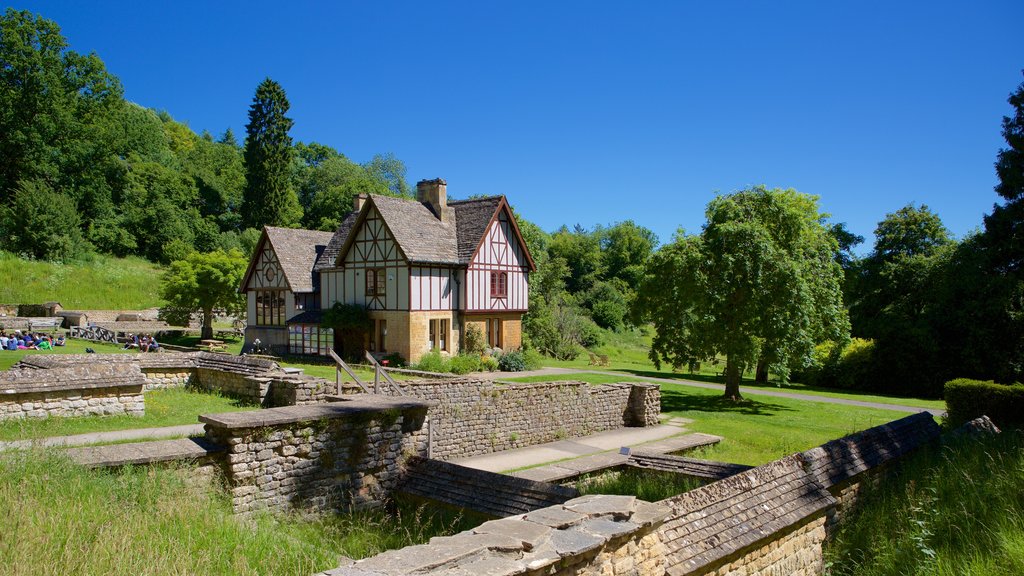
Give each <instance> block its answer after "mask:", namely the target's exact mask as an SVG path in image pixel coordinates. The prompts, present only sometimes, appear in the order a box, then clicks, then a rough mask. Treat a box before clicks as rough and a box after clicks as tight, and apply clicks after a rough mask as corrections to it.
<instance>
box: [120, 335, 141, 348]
mask: <svg viewBox="0 0 1024 576" xmlns="http://www.w3.org/2000/svg"><path fill="white" fill-rule="evenodd" d="M141 344H142V343H141V342H140V341H139V335H138V334H129V335H128V341H127V342H125V343H124V349H125V350H131V349H132V348H138V347H139V346H140V345H141Z"/></svg>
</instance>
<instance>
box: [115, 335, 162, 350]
mask: <svg viewBox="0 0 1024 576" xmlns="http://www.w3.org/2000/svg"><path fill="white" fill-rule="evenodd" d="M124 349H125V350H138V351H140V352H156V351H157V350H159V349H160V343H159V342H157V341H156V338H154V337H153V336H152V335H150V334H142V335H141V336H140V335H139V334H129V335H128V341H127V342H125V343H124Z"/></svg>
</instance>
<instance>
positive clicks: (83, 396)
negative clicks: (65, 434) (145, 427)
mask: <svg viewBox="0 0 1024 576" xmlns="http://www.w3.org/2000/svg"><path fill="white" fill-rule="evenodd" d="M144 386H145V377H144V376H143V375H142V372H141V371H140V370H139V368H138V367H137V366H131V365H124V364H121V365H117V364H114V365H108V366H89V367H77V368H74V367H73V368H58V369H54V370H45V371H39V370H8V371H6V372H0V420H11V419H20V418H49V417H66V416H88V415H97V416H114V415H123V414H127V415H130V416H142V415H144V414H145V403H144V401H143V395H142V392H143V388H144Z"/></svg>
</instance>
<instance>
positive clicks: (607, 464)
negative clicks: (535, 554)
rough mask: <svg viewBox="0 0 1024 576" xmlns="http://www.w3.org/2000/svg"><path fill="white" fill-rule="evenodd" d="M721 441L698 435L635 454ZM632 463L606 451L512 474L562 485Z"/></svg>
mask: <svg viewBox="0 0 1024 576" xmlns="http://www.w3.org/2000/svg"><path fill="white" fill-rule="evenodd" d="M721 441H722V437H721V436H714V435H712V434H701V433H699V432H698V433H693V434H685V435H683V436H673V437H671V438H666V439H664V440H656V441H654V442H648V443H645V444H641V445H640V446H637V447H636V448H635V451H637V452H640V451H642V452H643V453H644V454H665V453H669V452H679V451H681V450H689V449H693V448H698V447H700V446H709V445H711V444H717V443H718V442H721ZM633 450H634V449H631V451H633ZM628 462H629V455H627V454H619V453H617V452H611V453H609V452H602V453H599V454H592V455H590V456H583V457H582V458H575V459H573V460H565V461H562V462H556V463H554V464H549V465H547V466H538V467H536V468H527V469H526V470H520V471H518V472H513V473H512V474H511V475H512V476H515V477H516V478H525V479H527V480H533V481H536V482H559V481H562V480H566V479H569V478H575V477H577V476H582V475H583V474H589V473H591V472H597V471H600V470H607V469H609V468H615V467H617V466H624V465H626V464H628Z"/></svg>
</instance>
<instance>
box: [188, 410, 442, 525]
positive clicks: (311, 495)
mask: <svg viewBox="0 0 1024 576" xmlns="http://www.w3.org/2000/svg"><path fill="white" fill-rule="evenodd" d="M428 406H429V403H427V402H423V401H415V400H413V401H409V400H403V399H397V398H385V397H380V396H366V395H363V396H353V397H352V399H351V400H348V401H344V402H335V403H331V404H317V405H307V406H290V407H286V408H271V409H267V410H258V411H255V412H232V413H227V414H212V415H204V416H200V418H199V419H200V421H201V422H204V423H205V424H206V434H207V438H208V439H209V440H210V441H212V442H214V443H216V444H219V445H222V446H226V447H227V453H226V455H225V462H224V477H225V481H226V484H227V487H228V490H229V492H230V494H231V501H232V505H233V507H234V510H235V512H236V513H243V514H244V513H248V512H252V511H256V510H276V511H284V510H289V509H293V508H294V509H303V510H316V511H327V510H353V509H362V508H369V507H375V506H379V505H380V504H381V503H383V502H384V501H385V500H386V499H387V498H388V497H389V496H390V494H391V492H392V491H393V490H394V488H395V486H396V485H397V483H398V481H399V478H400V475H401V471H402V464H403V462H404V460H405V458H407V457H409V456H410V455H426V451H427V434H426V430H425V429H424V427H423V422H424V419H425V418H426V411H427V408H428Z"/></svg>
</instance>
